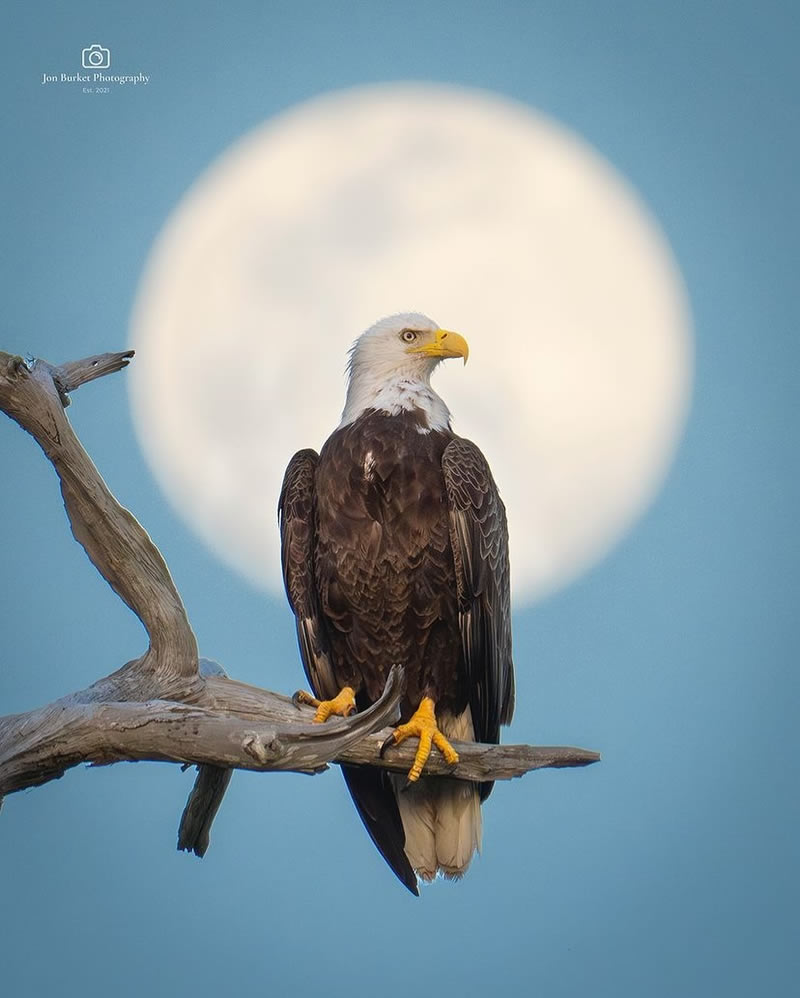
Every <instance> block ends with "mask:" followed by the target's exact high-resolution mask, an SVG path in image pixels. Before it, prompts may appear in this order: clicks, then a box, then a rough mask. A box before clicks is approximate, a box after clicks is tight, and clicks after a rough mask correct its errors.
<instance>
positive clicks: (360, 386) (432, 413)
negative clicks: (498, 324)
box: [342, 312, 469, 428]
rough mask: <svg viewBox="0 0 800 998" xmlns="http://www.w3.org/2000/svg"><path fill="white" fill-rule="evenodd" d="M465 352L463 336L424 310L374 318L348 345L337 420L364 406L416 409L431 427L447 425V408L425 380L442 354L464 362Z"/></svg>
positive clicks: (348, 420)
mask: <svg viewBox="0 0 800 998" xmlns="http://www.w3.org/2000/svg"><path fill="white" fill-rule="evenodd" d="M468 356H469V347H468V346H467V341H466V340H465V339H464V337H463V336H460V335H459V334H458V333H454V332H452V331H451V330H449V329H442V328H441V327H440V326H439V325H438V323H436V322H434V321H433V319H429V318H428V316H427V315H422V314H421V313H419V312H401V313H399V314H398V315H390V316H388V317H387V318H385V319H379V320H378V322H376V323H375V325H374V326H370V328H369V329H368V330H367V331H366V332H364V333H362V334H361V336H359V338H358V339H357V340H356V342H355V343H354V344H353V347H352V349H351V351H350V363H349V365H348V375H349V377H348V385H347V401H346V403H345V408H344V413H343V414H342V424H345V423H351V422H352V421H353V420H354V419H356V418H358V416H359V415H361V413H363V412H364V411H365V410H367V409H378V410H381V411H385V412H390V413H392V414H397V413H399V412H401V411H404V410H409V409H421V410H423V411H424V412H425V414H426V416H427V424H428V425H429V426H431V427H432V428H443V427H444V426H449V420H450V413H449V412H448V410H447V406H446V405H445V404H444V402H443V401H442V400H441V399H440V398H439V396H438V395H437V394H436V393H435V392H434V391H433V389H432V388H431V386H430V378H431V374H432V373H433V370H434V368H435V367H436V365H437V364H438V363H439V362H440V361H442V360H445V359H446V358H447V357H463V358H464V363H465V364H466V362H467V357H468Z"/></svg>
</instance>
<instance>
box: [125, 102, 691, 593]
mask: <svg viewBox="0 0 800 998" xmlns="http://www.w3.org/2000/svg"><path fill="white" fill-rule="evenodd" d="M401 311H421V312H424V313H426V314H427V315H430V316H431V317H432V318H433V319H434V320H435V321H436V322H437V323H439V324H440V325H441V326H444V327H445V328H448V329H455V330H457V331H458V332H460V333H461V334H463V335H464V336H465V337H466V339H467V341H468V342H469V345H470V362H469V364H468V365H467V367H466V368H463V367H462V366H461V365H460V364H455V363H453V362H450V363H446V364H442V365H440V367H439V369H438V370H437V371H436V373H435V374H434V378H433V386H434V388H435V389H436V390H437V391H438V392H439V394H440V395H441V396H442V397H443V398H444V399H445V401H446V403H447V405H448V406H449V408H450V410H451V412H452V413H453V417H454V419H453V429H454V430H455V432H457V433H459V434H460V435H462V436H466V437H469V438H470V439H472V440H474V441H475V442H476V443H477V444H478V445H479V446H480V447H481V449H482V450H483V452H484V453H485V454H486V456H487V458H488V460H489V463H490V465H491V466H492V469H493V472H494V475H495V478H496V480H497V483H498V486H499V488H500V492H501V495H502V496H503V498H504V500H505V503H506V506H507V509H508V519H509V534H510V549H511V559H512V572H513V577H512V583H513V593H514V596H515V600H516V602H517V603H520V602H523V603H525V602H530V601H531V600H532V599H535V598H537V597H539V596H541V595H543V594H545V593H548V592H552V591H554V590H555V589H557V588H559V587H561V586H564V585H565V584H567V583H568V582H569V581H570V580H572V579H574V578H575V577H577V576H578V575H580V574H581V573H582V572H584V571H585V570H586V569H587V568H589V567H590V566H591V565H593V564H594V563H596V562H597V561H598V560H599V559H600V558H601V557H603V556H604V555H605V554H606V553H607V552H608V551H609V550H611V548H612V547H613V546H614V544H615V543H616V542H617V541H618V540H619V538H620V537H622V536H623V535H624V533H625V532H626V531H627V530H628V529H630V527H631V526H632V524H634V523H635V521H636V519H637V517H638V516H639V515H640V513H641V512H642V511H643V510H644V509H645V508H646V506H647V504H648V503H649V502H650V501H651V499H652V498H653V496H654V495H655V494H656V492H657V491H658V488H659V486H660V484H661V482H662V481H663V478H664V476H665V473H666V470H667V468H668V466H669V463H670V460H671V457H672V454H673V452H674V449H675V445H676V442H677V440H678V438H679V435H680V432H681V430H682V427H683V423H684V418H685V412H686V407H687V400H688V395H689V386H690V382H691V363H692V348H691V337H690V332H689V329H690V323H689V314H688V308H687V304H686V297H685V293H684V288H683V283H682V281H681V278H680V275H679V272H678V269H677V267H676V264H675V262H674V260H673V257H672V254H671V252H670V249H669V247H668V245H667V243H666V241H665V239H664V237H663V235H662V234H661V232H660V230H659V228H658V225H657V224H656V223H655V221H654V220H653V218H652V217H651V216H650V214H649V212H648V211H647V209H646V207H645V205H644V204H643V202H642V200H641V199H640V198H639V197H638V196H637V194H636V192H635V191H634V190H633V189H632V188H631V187H630V185H629V184H628V183H627V182H626V181H625V180H624V179H623V178H622V177H621V176H620V175H619V174H618V173H617V172H616V171H615V170H614V169H613V168H612V167H611V166H610V165H609V163H608V162H606V161H605V160H604V159H603V158H602V157H601V156H600V155H599V154H598V153H597V152H595V151H594V150H593V149H592V148H591V147H590V146H589V145H588V144H587V143H586V142H585V141H583V140H582V139H581V138H579V137H578V136H577V135H575V134H574V133H573V132H571V131H569V130H568V129H567V128H565V127H564V126H562V125H560V124H558V123H556V122H555V121H553V120H550V119H548V118H546V117H545V116H543V115H542V114H540V113H537V112H535V111H534V110H532V109H531V108H529V107H525V106H523V105H520V104H516V103H513V102H511V101H509V100H508V99H506V98H503V97H500V96H498V95H494V94H489V93H484V92H480V91H472V90H465V89H460V88H455V87H443V86H433V85H412V84H402V85H401V84H392V85H382V86H365V87H359V88H356V89H353V90H348V91H343V92H338V93H332V94H328V95H325V96H323V97H319V98H316V99H314V100H311V101H308V102H307V103H304V104H300V105H298V106H296V107H294V108H291V109H289V110H288V111H287V112H285V113H283V114H281V115H280V116H278V117H275V118H273V119H270V120H269V121H267V122H266V123H265V124H263V125H262V126H260V127H259V128H257V129H255V131H253V132H251V133H250V134H248V135H246V136H244V137H243V138H242V139H241V140H239V141H237V142H236V143H235V144H234V145H233V146H232V147H231V148H230V149H228V150H227V151H226V152H225V153H224V154H223V155H222V156H221V157H220V159H219V160H218V161H217V162H216V163H215V164H213V165H212V166H211V167H210V168H209V169H208V170H207V172H206V173H205V174H203V175H202V176H201V177H200V178H199V179H198V180H197V181H196V183H195V184H194V185H193V187H192V188H191V189H190V190H189V192H188V193H187V194H186V195H185V197H184V198H183V199H182V200H181V201H180V202H179V203H178V205H177V206H176V208H175V210H174V211H173V213H172V214H171V216H170V217H169V218H168V219H167V222H166V224H165V227H164V229H163V231H162V233H161V235H160V236H159V238H158V240H157V242H156V244H155V246H154V248H153V250H152V253H151V255H150V258H149V260H148V263H147V266H146V270H145V273H144V276H143V279H142V282H141V286H140V289H139V293H138V297H137V301H136V304H135V309H134V315H133V345H134V346H135V348H136V353H137V356H136V363H135V365H134V366H133V374H132V377H131V381H130V384H131V393H132V406H133V413H134V421H135V424H136V428H137V433H138V436H139V440H140V442H141V445H142V447H143V449H144V452H145V454H146V456H147V459H148V461H149V463H150V465H151V467H152V469H153V471H154V473H155V476H156V478H157V479H158V481H159V482H160V484H161V486H162V488H163V489H164V491H165V493H166V495H167V496H168V497H169V499H170V501H171V502H172V503H173V505H174V507H175V509H176V510H177V511H178V512H179V513H180V515H181V516H182V517H184V518H185V519H186V521H188V523H190V524H191V525H192V527H193V528H194V529H195V530H196V531H197V533H198V534H199V536H200V537H201V538H202V539H203V540H204V541H205V542H206V543H207V544H208V545H210V546H211V547H212V548H213V550H214V551H215V552H216V553H217V554H218V555H219V557H220V558H222V559H223V560H224V561H225V562H227V564H228V565H230V566H231V567H232V568H234V569H236V570H237V571H239V572H241V573H243V574H244V575H245V576H246V577H247V578H248V579H250V580H251V581H252V582H254V583H256V584H257V585H260V586H263V587H265V588H267V589H268V590H270V591H274V592H278V591H280V590H281V589H282V582H281V572H280V554H279V539H278V530H277V522H276V505H277V500H278V494H279V490H280V484H281V480H282V477H283V472H284V470H285V468H286V465H287V463H288V461H289V458H290V457H291V456H292V454H293V453H294V452H295V451H296V450H299V449H300V448H302V447H314V448H315V449H317V450H318V449H319V448H320V446H321V445H322V443H323V442H324V440H325V439H326V437H327V436H328V435H329V433H330V432H331V431H332V430H333V429H334V428H335V427H336V425H337V424H338V422H339V418H340V415H341V409H342V406H343V403H344V390H345V377H344V369H345V362H346V355H347V349H348V347H349V346H350V344H351V343H352V341H353V340H354V339H355V338H356V337H357V336H358V335H359V334H360V333H361V332H362V331H363V330H364V329H366V328H367V327H368V326H370V325H371V324H372V323H373V322H374V321H375V320H376V319H378V318H381V317H382V316H384V315H388V314H391V313H393V312H401Z"/></svg>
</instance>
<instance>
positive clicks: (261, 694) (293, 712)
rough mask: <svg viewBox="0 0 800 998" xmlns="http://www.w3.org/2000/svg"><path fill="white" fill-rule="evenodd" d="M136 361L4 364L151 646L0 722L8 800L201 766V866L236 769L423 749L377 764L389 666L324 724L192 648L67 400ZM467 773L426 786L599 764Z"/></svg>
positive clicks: (189, 827)
mask: <svg viewBox="0 0 800 998" xmlns="http://www.w3.org/2000/svg"><path fill="white" fill-rule="evenodd" d="M132 356H133V351H126V352H123V353H106V354H100V355H98V356H96V357H88V358H85V359H83V360H79V361H73V362H69V363H66V364H61V365H52V364H48V363H46V362H44V361H33V362H26V361H25V360H23V358H21V357H16V356H12V355H10V354H7V353H2V352H0V409H2V411H3V412H5V413H6V414H7V415H8V416H10V417H11V419H13V420H15V421H16V422H17V423H18V424H19V425H20V426H21V427H22V429H24V430H26V431H27V432H28V433H30V434H31V436H33V438H34V439H35V440H36V442H37V443H38V444H39V446H40V447H41V448H42V450H43V451H44V453H45V455H46V456H47V458H48V459H49V460H50V461H51V463H52V464H53V467H54V469H55V471H56V473H57V475H58V477H59V480H60V483H61V492H62V495H63V498H64V505H65V508H66V511H67V516H68V518H69V522H70V526H71V528H72V532H73V534H74V536H75V538H76V540H77V541H78V542H79V543H80V544H81V545H82V546H83V548H84V550H85V551H86V553H87V555H88V556H89V558H90V560H91V561H92V564H93V565H94V566H95V567H96V568H97V570H98V572H100V574H101V575H102V576H103V577H104V578H105V579H106V581H107V582H108V583H109V585H110V586H111V587H112V589H113V590H114V592H116V593H117V595H118V596H119V597H120V599H122V600H123V601H124V602H125V603H126V604H127V606H129V607H130V608H131V610H132V611H133V612H134V613H135V614H136V615H137V616H138V617H139V619H140V620H141V621H142V623H143V624H144V626H145V628H146V630H147V634H148V637H149V647H148V648H147V649H146V650H145V652H144V653H143V654H142V655H141V656H140V657H138V658H136V659H134V660H133V661H130V662H127V663H126V664H125V665H123V666H122V667H121V668H119V669H117V670H116V671H115V672H113V673H111V674H110V675H108V676H105V677H103V678H102V679H99V680H98V681H97V682H96V683H93V684H92V685H91V686H89V687H88V688H87V689H84V690H80V691H78V692H76V693H73V694H71V695H69V696H67V697H62V698H61V699H59V700H56V701H54V702H53V703H51V704H47V705H45V706H43V707H40V708H38V709H36V710H32V711H29V712H27V713H23V714H12V715H7V716H5V717H0V801H1V800H2V796H3V795H6V794H9V793H13V792H14V791H18V790H22V789H25V788H26V787H32V786H37V785H40V784H43V783H46V782H48V781H49V780H53V779H57V778H59V777H60V776H62V775H63V773H64V772H65V771H66V770H67V769H69V768H70V767H71V766H75V765H78V764H79V763H86V762H89V763H93V764H96V765H107V764H110V763H114V762H121V761H125V760H153V761H162V762H173V763H179V764H197V765H198V766H199V772H198V777H197V781H196V783H195V787H194V789H193V791H192V793H191V794H190V797H189V801H188V803H187V806H186V809H185V810H184V813H183V817H182V819H181V827H180V833H179V848H183V849H190V850H192V851H194V852H196V853H197V854H198V855H202V854H203V853H204V852H205V850H206V849H207V847H208V842H209V831H210V827H211V822H212V821H213V818H214V815H215V814H216V811H217V809H218V807H219V805H220V802H221V800H222V796H223V795H224V793H225V789H226V788H227V785H228V782H229V780H230V772H231V771H232V770H233V769H250V770H261V771H266V770H294V771H296V772H304V773H314V772H319V771H321V770H322V769H324V768H325V767H326V765H327V764H328V763H330V762H337V763H348V764H353V765H363V766H382V767H384V768H387V769H391V770H394V771H396V772H407V771H408V770H409V769H410V767H411V764H412V761H413V757H414V751H415V745H413V744H408V743H406V744H404V745H401V746H398V747H395V748H391V749H389V750H388V751H387V753H386V755H385V757H384V758H381V756H380V748H381V745H382V743H383V741H384V739H385V737H386V735H387V734H388V731H387V730H385V729H386V728H387V726H388V725H390V724H392V723H394V722H395V721H396V719H397V717H398V705H399V702H400V699H401V696H402V691H403V682H404V680H403V672H402V669H401V668H400V667H399V666H394V667H393V668H392V669H391V671H390V673H389V677H388V680H387V683H386V687H385V689H384V691H383V695H382V696H381V697H380V699H379V700H378V701H377V702H376V703H375V704H373V705H372V706H371V707H370V708H369V709H368V710H366V711H364V712H362V713H359V714H355V715H352V716H351V717H349V718H346V719H334V720H331V721H329V722H328V723H326V724H325V725H314V724H312V723H311V718H312V716H313V709H312V708H308V707H297V706H295V705H294V704H293V703H292V700H291V698H290V697H288V696H283V695H281V694H278V693H272V692H270V691H269V690H264V689H261V688H259V687H256V686H250V685H248V684H246V683H240V682H237V681H236V680H235V679H230V678H229V677H228V676H227V675H226V674H225V672H224V670H223V669H222V668H221V667H220V666H218V665H217V664H216V663H213V662H211V661H210V660H208V659H200V658H199V656H198V649H197V642H196V639H195V636H194V632H193V631H192V628H191V625H190V623H189V620H188V617H187V615H186V610H185V608H184V606H183V602H182V600H181V598H180V595H179V593H178V591H177V589H176V588H175V585H174V583H173V581H172V578H171V576H170V573H169V569H168V568H167V565H166V563H165V562H164V559H163V557H162V556H161V553H160V552H159V551H158V549H157V548H156V546H155V545H154V544H153V542H152V541H151V540H150V537H149V536H148V534H147V532H146V531H145V530H144V529H143V528H142V526H141V525H140V524H139V522H138V521H137V520H136V518H135V517H134V516H133V515H132V514H131V513H130V512H129V511H128V510H127V509H125V508H124V507H123V506H122V505H120V503H119V502H118V501H117V500H116V498H115V497H114V496H113V495H112V494H111V492H110V491H109V489H108V488H107V486H106V484H105V482H104V481H103V479H102V477H101V476H100V473H99V472H98V470H97V468H96V467H95V466H94V464H93V463H92V461H91V459H90V458H89V456H88V454H87V453H86V451H85V450H84V449H83V447H82V446H81V443H80V441H79V440H78V438H77V436H76V435H75V433H74V431H73V429H72V427H71V425H70V423H69V421H68V419H67V416H66V413H65V408H66V406H67V405H69V402H70V399H69V393H70V392H73V391H75V390H76V389H77V388H79V387H80V386H81V385H83V384H85V383H86V382H89V381H92V380H94V379H95V378H98V377H102V376H103V375H105V374H110V373H113V372H115V371H119V370H121V369H122V368H124V367H125V366H127V364H128V363H129V361H130V359H131V357H132ZM455 747H456V749H457V750H458V752H459V756H460V761H459V762H458V763H457V765H456V766H455V767H450V766H448V765H447V764H446V763H445V762H444V760H443V759H442V758H441V757H440V756H438V754H436V753H434V754H433V755H432V756H431V759H430V761H429V763H428V764H427V766H426V772H428V773H430V774H431V775H450V776H453V777H456V778H458V779H464V780H478V781H486V780H502V779H511V778H512V777H515V776H521V775H522V774H523V773H526V772H529V771H530V770H533V769H540V768H542V767H563V766H585V765H588V764H589V763H592V762H596V761H597V760H598V759H599V758H600V757H599V755H598V754H597V753H596V752H590V751H588V750H585V749H578V748H566V747H552V748H546V747H544V748H543V747H535V746H531V745H480V744H477V745H476V744H471V743H470V744H465V743H456V744H455Z"/></svg>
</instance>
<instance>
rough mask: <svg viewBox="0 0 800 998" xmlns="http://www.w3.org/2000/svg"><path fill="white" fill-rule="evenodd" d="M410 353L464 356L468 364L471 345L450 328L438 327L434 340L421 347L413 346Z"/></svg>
mask: <svg viewBox="0 0 800 998" xmlns="http://www.w3.org/2000/svg"><path fill="white" fill-rule="evenodd" d="M408 352H409V353H423V354H425V356H426V357H442V358H444V357H463V358H464V363H465V364H466V362H467V358H468V357H469V346H467V341H466V340H465V339H464V337H463V336H460V335H459V334H458V333H454V332H453V331H452V330H450V329H437V330H436V332H435V333H434V334H433V340H432V341H431V342H430V343H425V344H423V345H422V346H420V347H412V349H411V350H409V351H408Z"/></svg>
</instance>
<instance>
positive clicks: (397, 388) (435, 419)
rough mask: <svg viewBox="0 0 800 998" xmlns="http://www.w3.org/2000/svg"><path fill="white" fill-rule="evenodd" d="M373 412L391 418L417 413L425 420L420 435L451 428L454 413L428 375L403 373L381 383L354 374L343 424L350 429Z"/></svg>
mask: <svg viewBox="0 0 800 998" xmlns="http://www.w3.org/2000/svg"><path fill="white" fill-rule="evenodd" d="M369 410H372V411H376V412H385V413H388V414H389V415H390V416H397V415H399V414H400V413H402V412H412V411H415V410H416V411H417V412H419V413H422V414H423V415H424V417H425V418H424V420H421V421H420V423H419V427H418V428H419V432H420V433H428V432H430V431H431V430H449V429H450V410H449V409H448V408H447V406H446V405H445V403H444V400H443V399H442V398H441V397H440V396H439V395H437V394H436V392H435V391H434V390H433V389H432V388H431V385H430V381H429V380H428V379H427V378H425V377H424V376H423V377H420V376H419V375H416V376H414V375H411V374H408V373H399V374H396V375H394V376H393V377H391V378H389V379H387V380H382V381H380V382H377V381H373V380H371V379H368V378H366V377H358V376H357V374H356V372H354V376H353V377H351V379H350V383H349V385H348V386H347V398H346V400H345V406H344V412H343V413H342V421H341V423H340V424H339V425H340V426H347V425H348V424H349V423H352V422H354V421H355V420H356V419H358V417H359V416H361V415H362V414H363V413H365V412H367V411H369Z"/></svg>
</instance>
